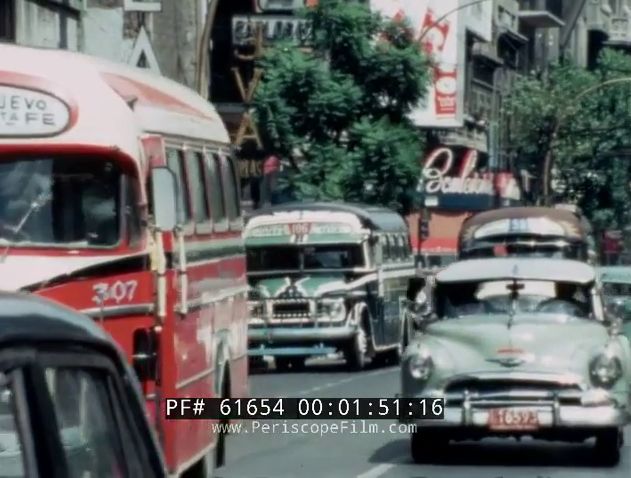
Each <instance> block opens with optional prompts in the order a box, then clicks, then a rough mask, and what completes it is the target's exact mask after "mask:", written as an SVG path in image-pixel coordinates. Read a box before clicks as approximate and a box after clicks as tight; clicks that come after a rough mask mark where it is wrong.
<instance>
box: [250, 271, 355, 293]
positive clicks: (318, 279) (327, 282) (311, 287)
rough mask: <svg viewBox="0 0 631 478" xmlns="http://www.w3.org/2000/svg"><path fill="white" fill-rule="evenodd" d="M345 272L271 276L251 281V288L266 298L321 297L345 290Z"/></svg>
mask: <svg viewBox="0 0 631 478" xmlns="http://www.w3.org/2000/svg"><path fill="white" fill-rule="evenodd" d="M346 285H347V281H346V279H345V277H344V274H313V275H299V276H283V277H271V278H263V279H254V280H251V281H250V286H251V290H253V291H255V292H256V293H257V295H259V296H260V297H262V298H266V299H272V298H274V299H283V298H299V297H308V298H313V297H319V296H321V295H323V294H325V293H330V292H335V291H336V290H344V289H345V288H346Z"/></svg>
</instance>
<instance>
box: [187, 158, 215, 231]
mask: <svg viewBox="0 0 631 478" xmlns="http://www.w3.org/2000/svg"><path fill="white" fill-rule="evenodd" d="M186 168H187V172H188V179H189V186H190V188H191V193H192V196H193V217H194V218H195V225H196V227H197V230H198V232H206V233H208V232H210V230H209V229H208V226H210V209H209V206H208V198H207V197H206V188H205V187H204V175H203V157H202V155H201V153H199V152H195V151H190V150H189V151H187V152H186ZM200 225H201V226H202V228H203V226H204V225H206V226H207V228H206V230H204V231H200V227H199V226H200Z"/></svg>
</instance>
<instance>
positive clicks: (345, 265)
mask: <svg viewBox="0 0 631 478" xmlns="http://www.w3.org/2000/svg"><path fill="white" fill-rule="evenodd" d="M247 257H248V270H249V271H284V270H318V269H350V268H354V267H362V266H363V265H364V255H363V249H362V247H361V245H359V244H350V245H346V244H335V245H317V246H301V247H295V246H289V247H288V246H276V247H253V248H249V249H248V252H247Z"/></svg>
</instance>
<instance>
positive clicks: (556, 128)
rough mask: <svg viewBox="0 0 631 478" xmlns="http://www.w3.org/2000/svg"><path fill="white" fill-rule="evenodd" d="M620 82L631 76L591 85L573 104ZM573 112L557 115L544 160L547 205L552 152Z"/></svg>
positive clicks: (549, 203)
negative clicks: (565, 122)
mask: <svg viewBox="0 0 631 478" xmlns="http://www.w3.org/2000/svg"><path fill="white" fill-rule="evenodd" d="M620 83H631V77H629V76H625V77H623V78H614V79H612V80H607V81H603V82H602V83H599V84H597V85H594V86H590V87H589V88H586V89H584V90H583V91H581V92H580V93H579V94H578V95H576V96H575V97H573V98H572V104H573V105H574V106H575V107H576V106H578V104H579V102H580V101H581V100H582V99H583V98H584V97H585V96H587V95H589V94H590V93H593V92H594V91H597V90H599V89H601V88H604V87H607V86H612V85H618V84H620ZM573 112H574V111H573V110H572V111H570V109H569V108H566V109H564V110H562V111H561V114H560V115H559V116H557V118H556V121H555V124H554V129H553V130H552V135H551V136H550V146H549V147H548V151H546V156H545V159H544V162H543V201H544V205H545V206H550V205H551V199H552V195H551V194H550V177H551V174H552V165H553V160H554V158H553V154H552V148H553V146H554V142H555V141H556V139H557V136H558V134H559V129H560V128H561V126H562V125H563V122H564V121H565V120H566V119H567V117H568V116H570V114H572V113H573Z"/></svg>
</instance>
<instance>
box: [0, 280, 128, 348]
mask: <svg viewBox="0 0 631 478" xmlns="http://www.w3.org/2000/svg"><path fill="white" fill-rule="evenodd" d="M33 342H73V343H83V344H85V345H88V344H90V345H95V344H96V345H99V346H101V347H106V348H108V349H110V350H112V351H113V350H117V349H116V347H115V346H114V345H113V343H112V341H111V339H110V338H109V336H108V335H107V334H106V333H105V332H104V331H103V330H102V329H101V328H100V327H99V326H98V325H97V324H96V323H95V322H94V321H93V320H92V319H90V318H89V317H87V316H85V315H82V314H80V313H78V312H76V311H74V310H73V309H70V308H68V307H65V306H63V305H61V304H58V303H57V302H53V301H51V300H48V299H43V298H41V297H38V296H36V295H32V294H26V293H18V292H0V344H4V345H6V344H10V345H13V344H15V345H19V344H24V343H33Z"/></svg>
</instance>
